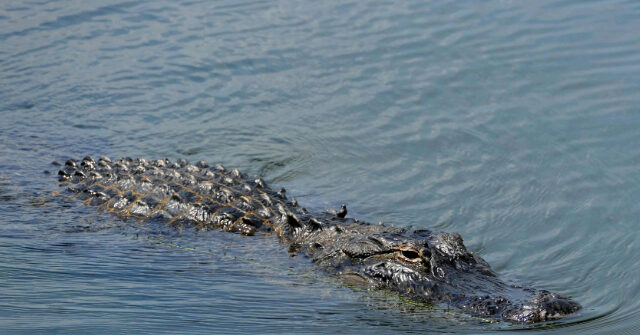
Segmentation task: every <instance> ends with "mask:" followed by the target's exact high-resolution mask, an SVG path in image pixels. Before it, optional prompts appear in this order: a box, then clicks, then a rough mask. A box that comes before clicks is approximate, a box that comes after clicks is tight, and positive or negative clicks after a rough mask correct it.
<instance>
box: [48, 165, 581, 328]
mask: <svg viewBox="0 0 640 335" xmlns="http://www.w3.org/2000/svg"><path fill="white" fill-rule="evenodd" d="M58 174H59V179H60V182H61V184H62V185H64V186H67V190H68V192H70V193H71V194H72V195H73V196H75V197H77V198H79V199H81V200H83V201H84V202H85V203H86V204H88V205H94V206H98V207H100V208H102V209H104V210H107V211H110V212H113V213H115V214H116V215H118V216H120V217H122V218H124V219H129V218H134V219H136V220H154V221H162V222H167V223H169V224H173V225H189V226H193V227H195V228H196V229H221V230H224V231H230V232H237V233H241V234H244V235H253V234H255V233H256V232H258V231H265V232H274V233H276V234H277V235H278V236H279V238H280V241H281V242H283V243H285V244H288V246H289V250H291V251H299V252H300V253H302V254H304V255H306V256H307V257H309V259H311V260H312V261H313V262H315V263H316V264H318V266H320V267H322V268H323V269H324V270H325V271H327V272H329V273H333V274H335V275H338V276H340V277H343V278H345V279H347V280H349V281H350V282H352V281H354V280H355V281H356V282H359V283H361V284H362V285H364V286H367V287H370V288H384V289H389V290H392V291H395V292H398V293H399V294H401V295H403V296H406V297H408V298H410V299H413V300H417V301H420V302H426V303H429V304H436V305H437V304H441V305H445V304H446V306H448V307H455V308H457V309H459V310H462V311H465V312H467V313H470V314H474V315H481V316H484V317H491V318H501V319H506V320H510V321H515V322H536V321H546V320H554V319H559V318H562V317H565V316H568V315H571V314H573V313H575V312H576V311H578V310H579V309H580V308H581V307H580V305H579V304H577V303H576V302H574V301H572V300H571V299H569V298H567V297H563V296H561V295H558V294H555V293H551V292H548V291H544V290H536V289H534V288H528V287H523V286H520V285H509V284H507V283H505V282H504V281H502V280H501V279H500V278H499V277H498V276H497V275H496V274H495V273H494V272H493V271H492V270H491V268H490V266H489V264H487V263H486V262H485V261H484V260H483V259H482V258H481V257H480V256H478V255H476V254H474V253H472V252H470V251H469V250H467V249H466V247H465V246H464V244H463V240H462V237H461V236H460V235H458V234H455V233H439V232H433V231H430V230H426V229H421V230H415V231H414V230H409V229H404V228H394V227H388V226H385V225H373V224H370V223H367V222H360V221H358V220H356V219H350V218H346V217H345V215H346V207H343V208H342V211H340V212H335V213H309V212H307V211H306V210H305V209H304V208H300V207H298V205H297V201H295V199H287V197H286V196H285V191H284V189H281V190H280V191H278V192H275V191H274V190H272V189H271V188H270V187H269V186H267V185H266V184H265V183H264V181H262V180H261V179H260V178H249V177H247V176H246V175H244V174H243V173H241V172H240V171H238V170H227V169H225V168H224V167H223V166H222V165H219V164H218V165H215V166H213V167H210V166H209V165H207V164H206V163H205V162H202V161H201V162H198V163H196V164H195V165H192V164H189V163H188V162H187V161H186V160H184V159H180V160H178V161H177V162H171V161H169V160H167V159H161V160H154V161H151V162H149V161H147V160H146V159H141V158H137V159H130V158H121V159H118V160H115V161H112V160H110V159H109V158H106V157H103V158H100V159H99V160H98V161H94V160H93V159H92V158H90V157H85V158H84V159H82V160H81V161H76V160H68V161H67V162H66V163H65V165H64V167H62V169H61V170H60V171H59V173H58Z"/></svg>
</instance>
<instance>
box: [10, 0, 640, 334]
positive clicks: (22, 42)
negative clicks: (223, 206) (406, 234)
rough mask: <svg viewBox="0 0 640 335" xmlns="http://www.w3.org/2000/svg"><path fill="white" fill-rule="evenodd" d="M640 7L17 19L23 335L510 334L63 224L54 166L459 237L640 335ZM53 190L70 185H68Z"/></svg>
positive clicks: (194, 236)
mask: <svg viewBox="0 0 640 335" xmlns="http://www.w3.org/2000/svg"><path fill="white" fill-rule="evenodd" d="M638 18H640V4H639V3H638V2H636V1H592V2H588V3H585V2H583V1H577V0H576V1H574V0H567V1H535V2H534V1H529V2H516V1H486V2H482V3H480V2H466V1H434V2H425V1H404V2H385V1H371V2H362V1H358V2H356V1H351V2H350V1H316V2H294V1H269V2H262V1H219V2H209V1H200V2H198V1H182V2H179V1H132V2H120V1H110V2H77V1H5V2H2V3H0V213H1V214H2V215H0V329H1V331H0V332H2V333H7V334H19V333H25V334H38V333H42V334H52V333H61V334H71V333H76V334H113V333H154V334H155V333H190V334H194V333H278V334H281V333H295V334H322V333H341V334H362V333H366V334H389V333H433V334H439V333H494V332H496V333H510V332H519V331H522V330H525V331H526V330H527V329H529V328H531V327H527V326H521V325H511V324H503V323H499V324H487V323H485V322H483V321H482V320H478V319H475V318H470V317H466V316H463V315H458V314H455V313H447V312H446V311H438V310H432V309H428V308H423V307H420V306H413V305H411V304H407V303H404V302H402V301H399V300H398V299H397V298H394V297H391V296H385V295H380V294H376V293H375V292H363V291H360V290H354V289H351V288H348V287H344V286H341V285H340V284H339V283H335V282H332V281H331V280H330V279H328V278H326V277H323V276H322V275H319V274H318V273H316V272H314V270H313V266H312V264H309V261H308V260H306V259H303V258H299V257H296V258H290V257H288V255H287V253H286V250H284V249H283V248H282V247H281V246H280V245H279V244H278V243H277V241H275V240H274V239H272V238H269V237H255V238H247V237H242V236H238V235H234V234H227V233H221V232H206V233H202V232H194V231H189V230H186V231H181V232H178V231H172V230H170V229H161V228H159V227H155V228H154V227H140V226H136V225H135V224H131V223H122V222H119V221H118V220H117V219H116V218H114V217H111V216H109V215H105V214H101V213H96V211H95V210H93V209H91V208H85V207H84V206H82V204H78V203H74V202H71V203H67V202H64V201H60V202H52V203H45V204H43V203H41V202H40V199H41V197H42V196H43V195H47V194H49V193H50V192H52V191H53V190H55V189H56V188H57V183H56V178H55V177H56V176H55V172H56V170H55V167H53V166H51V165H50V163H51V162H52V161H53V160H64V159H66V158H69V157H83V156H85V155H87V154H89V155H95V156H99V155H108V156H112V157H119V156H133V157H137V156H142V157H148V158H161V157H169V158H171V159H175V158H178V157H186V158H188V159H191V160H199V159H204V160H206V161H208V162H210V163H213V162H223V163H224V164H225V165H227V166H232V167H237V168H239V169H241V170H243V171H245V172H248V173H251V174H254V175H260V176H262V177H264V178H265V179H266V180H268V181H269V182H271V183H272V184H274V185H278V186H284V187H286V188H287V190H288V193H290V194H292V195H294V196H295V197H296V198H297V199H298V200H299V202H300V204H301V205H304V206H305V207H307V208H310V209H316V210H322V209H325V208H336V207H338V206H339V205H340V204H341V203H346V204H347V205H348V206H349V210H350V211H349V213H350V215H353V216H355V217H359V218H362V219H365V220H369V221H379V220H381V221H384V222H387V223H392V224H395V225H398V226H413V227H430V228H433V229H437V230H444V231H455V232H459V233H460V234H461V235H462V236H463V237H464V238H465V244H466V245H467V246H468V247H469V248H470V249H472V250H474V251H476V252H478V253H479V254H481V255H482V257H483V258H485V259H486V260H487V261H488V262H489V263H490V264H491V265H492V266H493V268H494V269H495V270H496V271H498V272H499V273H501V274H502V275H504V276H507V277H508V278H512V279H516V280H518V281H520V282H523V283H527V284H531V285H533V286H535V287H538V288H545V289H548V290H551V291H556V292H560V293H562V294H565V295H569V296H571V297H573V298H574V299H575V300H576V301H578V302H580V303H581V304H582V305H583V307H584V309H583V310H582V311H581V313H580V314H579V315H577V316H575V317H573V318H570V319H566V320H562V321H560V322H556V323H551V324H546V325H538V326H535V327H533V329H530V330H529V331H536V332H540V331H543V332H548V333H558V334H610V333H620V334H635V333H638V332H639V331H640V321H638V320H639V318H638V316H639V315H638V311H639V310H640V305H639V301H640V281H639V280H638V278H640V273H639V271H638V269H640V261H639V258H638V256H637V255H638V254H640V247H639V245H638V240H639V238H640V229H639V227H638V220H639V218H640V168H639V166H640V131H638V129H640V110H639V106H640V35H639V34H638V33H637V32H638V31H640V20H639V19H638ZM44 171H50V172H52V174H46V173H44Z"/></svg>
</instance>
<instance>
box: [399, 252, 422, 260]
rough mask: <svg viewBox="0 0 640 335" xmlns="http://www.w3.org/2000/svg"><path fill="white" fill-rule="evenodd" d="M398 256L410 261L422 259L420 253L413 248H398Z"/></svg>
mask: <svg viewBox="0 0 640 335" xmlns="http://www.w3.org/2000/svg"><path fill="white" fill-rule="evenodd" d="M398 256H399V258H400V259H402V260H404V261H407V262H412V263H415V262H420V261H421V260H422V258H421V257H420V253H419V252H418V251H416V250H413V249H404V250H399V253H398Z"/></svg>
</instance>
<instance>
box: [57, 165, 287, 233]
mask: <svg viewBox="0 0 640 335" xmlns="http://www.w3.org/2000/svg"><path fill="white" fill-rule="evenodd" d="M58 175H59V176H60V178H59V179H60V181H61V182H63V183H68V184H69V187H68V188H67V189H68V190H69V191H70V192H71V193H72V194H73V195H75V196H76V197H78V198H79V199H81V200H84V202H85V203H86V204H89V205H94V206H99V207H101V208H103V209H105V210H108V211H111V212H113V213H115V214H117V215H118V216H120V217H122V218H129V217H131V218H137V219H140V220H159V221H165V222H169V223H171V224H189V225H193V226H195V227H197V228H199V229H221V230H224V231H230V232H238V233H242V234H245V235H253V234H255V232H256V231H257V230H260V229H263V230H271V229H272V221H271V219H272V218H274V217H278V216H277V214H278V213H279V212H278V208H283V207H290V206H291V205H292V204H291V203H290V202H287V200H286V197H285V196H284V194H283V192H282V191H281V192H280V193H278V192H274V191H273V190H271V189H270V188H269V187H268V186H267V185H266V184H265V183H264V181H262V180H261V179H259V178H258V179H252V180H249V179H247V176H246V175H244V174H243V173H241V172H240V171H238V170H235V169H234V170H227V169H226V168H224V167H223V166H222V165H220V164H217V165H216V166H213V167H210V166H209V165H208V164H207V163H205V162H203V161H200V162H198V163H196V164H195V165H191V164H189V163H188V162H187V161H186V160H184V159H181V160H178V161H177V162H171V161H169V160H167V159H161V160H154V161H151V162H149V161H147V160H146V159H142V158H137V159H130V158H120V159H118V160H116V161H112V160H111V159H109V158H107V157H102V158H100V159H99V160H98V161H97V162H96V161H94V160H93V159H92V158H91V157H85V158H84V159H83V160H82V161H76V160H72V159H70V160H68V161H67V162H66V163H65V166H64V167H63V168H62V169H61V170H60V171H59V172H58Z"/></svg>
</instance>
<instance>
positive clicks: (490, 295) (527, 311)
mask: <svg viewBox="0 0 640 335" xmlns="http://www.w3.org/2000/svg"><path fill="white" fill-rule="evenodd" d="M314 240H315V241H316V242H314V245H315V246H316V247H314V248H313V249H314V250H313V251H312V250H309V251H310V252H309V254H310V255H311V256H312V257H313V258H314V261H316V262H317V263H319V264H321V265H324V266H327V267H329V268H332V269H334V270H335V271H336V272H337V273H339V274H340V275H342V276H344V277H345V278H347V279H348V280H350V281H353V280H357V281H359V282H361V283H363V284H365V285H370V286H374V287H379V288H385V289H390V290H392V291H396V292H399V293H400V294H401V295H403V296H406V297H409V298H410V299H412V300H416V301H422V302H426V303H429V304H434V305H441V306H447V307H452V308H457V309H459V310H463V311H466V312H468V313H470V314H473V315H478V316H482V317H488V318H499V319H504V320H509V321H513V322H519V323H531V322H538V321H548V320H555V319H559V318H563V317H565V316H568V315H571V314H574V313H575V312H576V311H578V310H579V309H580V308H581V307H580V305H579V304H578V303H576V302H574V301H572V300H571V299H569V298H567V297H564V296H561V295H558V294H554V293H550V292H548V291H543V290H535V289H532V288H525V287H521V286H517V285H510V284H507V283H505V282H503V281H502V280H501V279H500V278H498V277H497V275H496V274H495V273H494V272H493V271H492V270H491V268H490V267H489V264H487V262H485V261H484V260H483V259H482V258H480V257H479V256H477V255H475V254H473V253H472V252H470V251H468V250H467V248H466V247H465V246H464V244H463V241H462V237H460V235H458V234H455V233H433V232H431V231H428V230H415V231H410V230H404V229H393V228H389V227H382V226H376V225H359V224H355V225H347V226H343V227H341V228H339V229H331V230H327V231H325V232H323V233H321V234H318V235H316V236H315V238H314Z"/></svg>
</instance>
